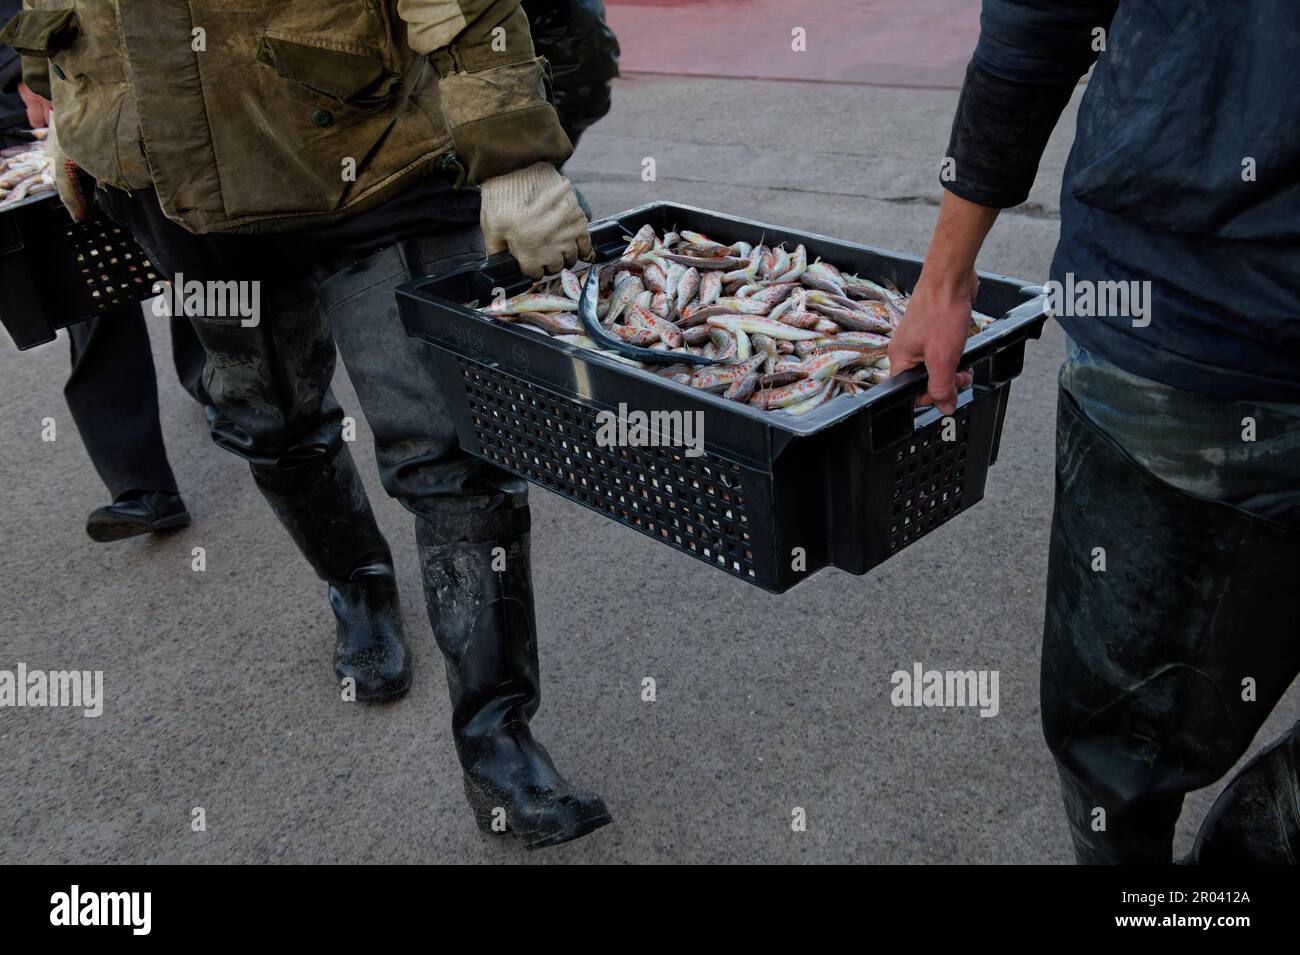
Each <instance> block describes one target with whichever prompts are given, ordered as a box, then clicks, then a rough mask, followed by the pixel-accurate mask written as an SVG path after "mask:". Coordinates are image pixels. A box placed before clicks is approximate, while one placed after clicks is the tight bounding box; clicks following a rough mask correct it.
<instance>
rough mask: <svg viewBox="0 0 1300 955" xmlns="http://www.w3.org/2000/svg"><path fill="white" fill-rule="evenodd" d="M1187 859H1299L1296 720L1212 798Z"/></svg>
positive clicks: (1264, 861)
mask: <svg viewBox="0 0 1300 955" xmlns="http://www.w3.org/2000/svg"><path fill="white" fill-rule="evenodd" d="M1187 861H1188V862H1190V863H1193V864H1198V865H1296V864H1297V863H1300V723H1296V725H1295V726H1293V727H1291V730H1290V732H1288V733H1286V734H1284V735H1283V736H1282V738H1281V739H1278V740H1274V742H1273V743H1272V745H1270V746H1269V747H1268V748H1267V749H1265V750H1263V751H1262V752H1261V753H1260V754H1259V755H1258V756H1256V757H1255V758H1254V759H1252V760H1251V761H1250V762H1249V763H1247V764H1246V766H1245V767H1244V768H1243V769H1242V771H1241V772H1240V773H1238V774H1237V777H1236V778H1235V779H1233V781H1232V782H1231V783H1229V784H1228V787H1227V788H1226V789H1225V790H1224V791H1223V792H1222V793H1221V794H1220V795H1219V798H1218V799H1216V800H1215V801H1214V806H1213V807H1212V808H1211V809H1210V814H1209V815H1208V816H1206V817H1205V822H1203V823H1202V824H1201V831H1200V832H1199V833H1197V836H1196V845H1195V847H1194V848H1193V849H1192V854H1191V857H1190V858H1189V859H1188V860H1187Z"/></svg>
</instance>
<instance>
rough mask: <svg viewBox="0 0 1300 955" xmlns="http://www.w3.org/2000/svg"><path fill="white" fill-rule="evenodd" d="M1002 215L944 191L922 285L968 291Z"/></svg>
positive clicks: (955, 291) (926, 257)
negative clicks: (979, 258)
mask: <svg viewBox="0 0 1300 955" xmlns="http://www.w3.org/2000/svg"><path fill="white" fill-rule="evenodd" d="M998 212H999V210H997V209H992V208H989V207H988V206H981V205H977V204H976V203H974V202H970V201H968V200H966V199H963V198H961V196H958V195H955V194H954V193H951V192H944V194H943V199H942V200H941V202H940V204H939V219H938V221H937V222H936V223H935V226H934V235H933V237H932V238H931V239H930V247H929V249H928V250H927V251H926V253H925V265H924V266H922V268H921V280H920V281H921V283H925V284H927V285H931V286H932V287H935V288H936V290H944V291H949V292H952V293H959V292H962V291H964V290H965V288H966V285H967V283H968V282H969V281H970V274H971V271H972V270H973V269H974V268H975V259H976V257H977V256H978V255H979V251H980V247H981V246H982V245H983V244H984V238H985V237H986V236H987V235H988V234H989V230H990V229H991V228H993V223H994V222H995V221H996V220H997V217H998ZM918 284H919V283H918Z"/></svg>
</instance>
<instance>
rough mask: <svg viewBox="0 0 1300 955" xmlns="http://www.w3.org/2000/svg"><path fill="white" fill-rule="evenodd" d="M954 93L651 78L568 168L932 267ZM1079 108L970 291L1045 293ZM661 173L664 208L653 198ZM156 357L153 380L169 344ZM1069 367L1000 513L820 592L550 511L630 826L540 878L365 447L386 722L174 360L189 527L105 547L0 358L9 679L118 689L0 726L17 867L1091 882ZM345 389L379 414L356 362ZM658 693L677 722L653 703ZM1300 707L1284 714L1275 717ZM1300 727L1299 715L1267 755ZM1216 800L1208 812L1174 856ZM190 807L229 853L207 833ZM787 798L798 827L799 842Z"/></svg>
mask: <svg viewBox="0 0 1300 955" xmlns="http://www.w3.org/2000/svg"><path fill="white" fill-rule="evenodd" d="M955 101H956V93H955V91H918V90H910V91H909V90H891V89H874V88H862V87H851V86H837V85H814V84H800V83H789V82H772V81H736V80H717V79H707V78H704V79H701V78H648V77H638V78H633V79H629V80H623V81H620V82H619V83H618V86H617V90H616V97H615V103H614V110H613V112H612V114H611V115H610V116H609V118H608V119H606V120H605V121H603V122H602V123H601V124H600V125H598V126H597V127H596V128H595V129H593V130H592V131H591V132H590V133H589V135H588V136H587V137H586V138H585V139H584V140H583V142H582V145H581V146H580V148H579V149H578V152H577V154H576V156H575V157H574V159H573V160H572V162H571V164H570V166H569V167H568V171H569V172H570V173H571V175H572V176H573V178H574V180H575V181H576V182H577V183H578V184H579V185H580V186H581V188H582V189H583V191H584V192H585V193H586V195H587V197H588V198H589V199H590V201H591V203H592V205H593V206H594V207H595V210H596V212H597V213H598V214H608V213H614V212H618V211H620V210H623V209H626V208H630V207H632V206H635V205H638V204H640V203H642V202H645V201H648V200H651V199H655V198H671V199H677V200H681V201H684V202H688V203H692V204H696V205H701V206H705V207H709V208H714V209H719V210H723V211H728V212H732V213H737V214H740V215H745V216H750V217H753V218H756V219H760V220H764V221H770V222H776V223H781V224H787V225H790V226H796V227H802V228H808V229H813V230H816V231H819V232H823V233H826V234H829V235H833V236H839V237H843V238H846V239H853V240H861V241H865V242H869V243H872V244H876V245H881V246H886V247H891V248H896V249H901V250H905V251H910V252H916V253H919V252H921V251H922V250H923V249H924V247H925V243H926V240H927V238H928V234H929V230H930V228H931V225H932V223H933V219H934V215H935V203H936V200H937V197H938V193H939V190H938V186H937V183H936V181H935V180H936V176H935V170H936V166H937V163H938V161H939V158H940V157H941V156H942V155H943V149H944V146H945V143H946V138H947V131H948V126H949V122H950V119H951V115H952V110H953V107H954V104H955ZM1072 115H1073V114H1072V113H1071V115H1070V116H1068V117H1067V118H1066V121H1065V122H1064V123H1063V124H1062V127H1061V129H1060V131H1059V132H1058V134H1057V136H1056V137H1055V139H1054V140H1053V143H1052V146H1051V148H1050V150H1049V153H1048V156H1047V158H1046V159H1045V160H1044V163H1043V166H1042V170H1041V173H1040V175H1039V182H1038V184H1037V186H1036V188H1035V190H1034V194H1033V196H1032V198H1031V202H1030V203H1029V204H1028V205H1027V206H1026V207H1024V208H1022V209H1020V210H1017V211H1014V212H1011V213H1008V214H1006V215H1004V216H1003V217H1002V219H1001V221H1000V222H999V224H998V225H997V227H996V229H995V230H994V232H993V235H992V237H991V239H990V241H989V243H988V245H987V248H986V251H985V254H984V256H983V258H982V260H981V263H980V264H981V267H982V268H985V269H989V270H993V271H998V272H1002V273H1006V274H1011V275H1016V276H1018V277H1023V278H1026V279H1037V280H1042V279H1044V278H1045V274H1046V270H1047V266H1048V262H1049V260H1050V257H1051V252H1052V248H1053V245H1054V241H1055V234H1056V229H1057V222H1056V218H1055V210H1056V193H1057V190H1058V186H1059V181H1060V175H1061V167H1062V163H1063V160H1064V157H1065V153H1066V149H1067V147H1068V142H1069V139H1070V131H1071V130H1072V128H1073V123H1072ZM645 157H653V158H655V160H656V164H657V171H658V179H657V181H656V182H653V183H646V182H643V181H642V180H641V178H640V176H641V170H642V160H643V159H644V158H645ZM153 331H154V334H155V341H154V344H155V354H157V355H159V356H164V355H166V354H167V343H166V341H165V338H166V334H167V332H166V328H165V326H164V325H161V324H158V325H155V327H154V329H153ZM1062 352H1063V339H1062V335H1061V333H1060V332H1059V330H1057V329H1056V328H1055V327H1049V328H1048V330H1047V333H1046V335H1045V336H1044V338H1043V340H1042V341H1041V342H1036V343H1031V344H1030V345H1029V348H1028V352H1027V355H1026V359H1027V360H1026V368H1025V373H1024V375H1023V376H1022V377H1021V378H1020V379H1018V380H1017V381H1016V383H1015V385H1014V386H1013V389H1012V403H1011V407H1010V409H1009V411H1008V414H1007V420H1006V428H1005V431H1004V434H1003V439H1002V449H1001V458H1000V460H999V462H998V464H997V466H996V467H995V468H994V469H993V470H992V471H991V473H990V476H989V483H988V491H987V496H986V499H985V501H984V502H983V503H982V504H981V505H979V506H978V507H976V508H974V509H972V510H971V511H969V512H967V513H966V514H964V515H962V516H960V517H959V518H957V519H955V520H954V521H952V522H951V523H950V524H948V525H947V526H945V527H944V528H942V529H941V530H940V531H938V532H936V533H934V534H932V535H931V536H929V537H927V538H925V539H923V540H922V541H920V542H918V543H917V544H915V545H913V546H912V547H911V548H909V549H908V550H906V551H904V552H903V553H902V554H900V555H899V556H898V557H897V558H895V559H894V560H892V561H890V562H889V563H887V564H885V565H883V566H882V567H880V568H878V569H877V570H875V571H873V572H872V573H870V574H868V575H867V576H865V577H853V576H850V575H847V574H844V573H841V572H839V571H834V570H831V571H825V572H823V573H821V574H819V575H817V576H816V577H814V578H813V579H811V580H809V581H807V582H806V583H804V584H801V585H800V586H798V587H797V588H795V589H794V590H792V591H790V592H789V593H787V594H785V595H783V596H779V597H778V596H772V595H769V594H766V593H763V592H760V591H758V590H757V589H755V588H752V587H749V586H747V585H745V584H742V583H740V582H739V581H737V580H734V579H732V578H731V577H729V576H726V575H724V574H722V573H719V572H716V571H713V570H711V569H709V568H707V567H705V566H703V565H702V564H700V563H698V562H697V561H695V560H692V559H690V558H687V557H684V556H681V555H678V554H677V553H675V552H672V551H670V550H669V549H668V548H665V547H661V546H659V545H657V544H656V543H654V542H653V541H651V540H649V539H647V538H645V537H643V536H641V535H639V534H637V533H635V532H633V531H631V530H627V529H624V528H622V527H619V526H617V525H615V524H613V523H612V522H609V521H607V520H605V519H604V518H602V517H600V516H598V515H596V514H594V513H592V512H590V511H587V510H585V509H583V508H581V507H579V506H577V505H575V504H570V503H568V502H566V501H563V500H561V499H559V498H557V497H555V496H553V495H551V494H549V493H546V492H540V491H539V492H536V493H535V495H534V499H533V500H534V515H535V518H534V521H535V532H534V535H533V537H534V559H535V567H536V581H537V593H538V607H537V610H538V619H539V623H540V627H541V652H542V664H543V673H544V679H545V701H544V704H543V706H542V709H541V712H540V714H539V716H538V718H537V720H536V723H535V726H536V728H537V730H538V732H539V735H540V736H541V737H542V738H543V739H545V740H546V742H547V745H548V746H549V747H550V749H551V752H552V753H553V754H554V755H555V757H556V759H557V761H558V762H559V763H560V765H561V766H562V768H563V769H564V771H565V772H566V773H567V774H569V775H570V776H571V777H572V778H574V779H576V780H581V781H582V782H584V783H587V784H590V785H591V786H593V787H595V788H597V789H599V790H600V791H601V793H602V794H603V795H604V796H605V798H606V800H607V802H608V803H609V806H610V808H611V810H612V812H613V813H614V816H615V822H614V824H613V825H612V826H611V827H609V828H607V829H605V830H603V831H601V832H599V833H597V834H595V835H594V836H592V837H590V838H588V839H584V840H581V841H579V842H577V843H573V844H570V845H567V846H563V847H560V848H557V849H554V850H550V851H547V852H544V853H538V854H529V855H525V854H524V853H523V852H522V851H521V850H520V849H519V848H518V847H517V845H515V844H514V843H511V842H500V841H496V840H493V839H490V838H487V837H484V836H482V835H480V834H479V833H478V831H477V830H476V829H475V828H474V826H473V824H472V820H471V816H470V813H469V810H468V808H467V807H466V804H465V801H464V798H463V796H462V794H461V791H460V779H459V773H458V771H457V766H456V762H455V756H454V753H453V750H452V745H451V740H450V738H449V736H448V732H447V726H448V704H447V697H446V689H445V685H444V680H443V672H442V664H441V661H440V659H439V656H438V653H437V650H436V648H435V647H434V644H433V640H432V637H431V634H430V633H429V630H428V626H427V622H426V621H425V619H424V616H423V612H422V609H421V597H420V593H419V584H418V580H417V579H416V575H415V562H414V551H413V532H412V527H411V522H410V519H409V518H408V516H407V515H406V513H405V512H404V511H403V510H402V509H401V508H400V507H399V506H397V505H396V504H394V503H393V502H392V501H390V500H388V499H387V498H386V497H384V495H383V493H382V491H381V489H380V487H379V483H378V481H377V479H376V475H375V470H374V462H373V454H372V451H371V448H370V442H369V435H368V433H367V432H366V431H365V426H364V423H363V424H361V426H360V429H359V434H358V440H357V443H356V445H355V453H356V455H357V458H358V460H359V462H360V466H361V468H362V470H363V473H364V474H365V476H366V480H367V484H368V485H369V487H370V490H371V497H372V500H373V502H374V504H375V507H376V509H377V511H378V513H379V517H380V521H381V523H382V524H383V526H384V527H385V528H386V530H387V531H388V532H389V534H390V538H391V541H392V544H393V550H394V552H395V554H396V557H397V561H398V566H399V572H400V575H401V582H402V586H403V592H404V595H405V600H406V604H405V620H406V624H407V628H408V632H409V634H410V637H411V640H412V642H413V644H414V647H415V655H416V667H417V670H416V681H415V686H414V688H413V690H412V692H411V694H410V696H409V697H408V698H407V699H405V700H403V701H401V702H399V703H397V704H394V705H391V706H386V707H376V708H367V707H365V706H362V705H359V704H345V703H342V702H340V701H339V697H338V692H337V690H336V688H335V687H334V685H333V682H332V673H331V670H330V665H329V659H330V651H331V649H332V640H333V621H332V619H331V615H330V611H329V608H328V606H327V605H326V602H325V599H324V592H323V586H322V585H321V584H320V583H319V582H318V581H317V580H316V579H315V578H314V577H313V575H312V573H311V571H310V570H309V568H308V567H307V565H306V564H305V562H304V561H303V560H302V559H301V558H300V557H299V556H298V554H297V553H296V552H295V550H294V549H293V547H292V545H291V544H290V543H289V541H288V539H287V538H286V537H285V536H284V534H282V533H281V532H280V530H279V528H278V527H277V526H275V524H274V523H273V522H272V520H271V518H270V515H269V514H268V512H267V509H266V507H265V505H264V503H263V502H262V500H261V498H260V497H259V495H258V494H257V493H256V491H255V490H254V488H253V486H252V483H251V482H250V480H249V478H248V475H247V472H246V470H245V468H244V466H243V464H242V463H241V462H240V461H238V460H237V459H235V458H234V457H233V456H230V455H226V454H223V453H221V452H219V451H217V450H216V449H214V448H213V447H211V446H210V444H209V442H208V439H207V437H206V435H205V432H204V427H203V421H202V415H201V414H200V412H199V409H198V408H196V407H195V406H194V405H193V404H192V403H191V402H190V401H189V399H188V398H187V397H186V396H185V395H184V394H183V393H182V392H181V390H180V389H179V388H178V387H177V385H176V382H175V380H174V376H173V375H172V374H171V372H170V370H169V369H168V368H166V367H162V368H161V369H160V373H159V383H160V388H161V392H162V404H163V417H164V426H165V431H166V435H167V440H168V445H169V449H170V452H171V456H172V460H173V463H174V466H175V469H176V471H177V474H178V477H179V479H180V481H181V484H182V487H183V491H184V493H185V496H186V499H187V500H188V501H189V503H190V506H191V509H192V510H193V512H194V514H195V517H196V521H195V524H194V526H193V527H191V528H189V529H188V530H185V531H183V532H180V533H177V534H175V535H173V536H170V537H166V538H161V539H155V540H136V541H130V542H126V543H121V544H117V545H107V546H106V545H98V544H93V543H91V542H90V541H89V540H88V539H87V538H86V536H85V534H84V532H83V530H82V524H83V521H84V518H85V515H86V513H87V512H88V511H89V510H90V509H91V508H93V507H94V506H96V505H98V504H101V503H103V498H104V492H103V489H102V487H101V486H100V484H99V483H98V481H97V479H96V477H95V474H94V472H93V470H92V469H91V467H90V465H89V462H88V461H87V459H86V455H85V453H84V451H83V449H82V446H81V444H80V441H79V439H78V437H77V434H76V431H75V430H74V428H73V427H72V423H71V421H70V420H69V417H68V413H67V410H66V408H65V406H64V404H63V402H62V398H61V396H60V393H59V388H60V384H61V382H62V380H63V377H64V375H65V374H66V367H67V352H66V346H65V345H63V344H62V343H60V344H56V345H50V346H46V347H44V348H41V349H39V350H36V351H34V352H31V353H27V354H17V353H15V352H13V351H12V350H11V349H8V348H0V394H2V395H3V402H4V408H5V414H4V415H3V417H2V418H0V441H2V444H0V447H3V448H4V451H5V453H4V454H3V455H2V456H0V488H3V494H4V522H5V531H4V542H5V546H4V547H3V548H2V549H0V579H2V580H3V581H4V583H3V585H2V586H0V668H12V667H14V666H15V665H16V663H17V662H18V661H23V662H25V663H26V664H27V665H28V667H29V668H43V669H63V668H76V669H102V670H103V671H104V673H105V691H106V696H107V701H106V704H105V710H104V715H103V716H102V717H100V718H99V719H85V718H83V717H82V716H81V715H79V714H78V713H74V712H69V711H66V710H33V709H24V710H17V709H0V753H2V754H3V763H4V767H5V771H4V772H3V773H0V859H3V860H4V861H8V862H37V861H39V862H270V861H277V862H483V861H490V862H532V863H541V862H963V863H972V862H975V863H979V862H994V863H1029V862H1056V863H1061V862H1068V861H1070V859H1071V854H1070V850H1069V838H1068V834H1067V832H1066V827H1065V823H1064V820H1063V818H1062V814H1061V810H1060V806H1059V796H1058V792H1057V783H1056V778H1055V773H1054V769H1053V766H1052V762H1051V759H1050V757H1049V755H1048V753H1047V751H1046V749H1045V747H1044V745H1043V742H1042V739H1041V736H1040V730H1039V713H1038V646H1039V636H1040V632H1041V627H1042V607H1043V584H1044V574H1045V566H1046V563H1045V562H1046V554H1047V531H1048V522H1049V517H1050V512H1051V495H1052V436H1053V422H1054V416H1055V373H1056V369H1057V366H1058V365H1059V363H1060V361H1061V358H1062ZM163 364H165V363H164V362H162V361H160V365H163ZM337 389H338V392H339V396H340V398H341V400H342V401H343V402H344V404H345V406H346V407H347V408H348V409H349V410H350V411H352V412H353V413H355V412H356V410H357V405H356V401H355V398H354V396H353V392H352V389H351V386H350V385H349V383H348V382H347V381H346V378H345V377H344V376H343V374H342V372H340V380H339V381H338V382H337ZM47 416H48V417H52V418H54V419H55V421H56V423H57V428H58V431H57V440H56V441H54V442H50V443H47V442H42V440H41V439H40V432H41V427H42V425H41V421H42V419H43V418H45V417H47ZM196 546H201V547H203V548H205V549H206V553H207V570H206V571H205V572H203V573H197V572H195V571H193V570H191V569H190V561H191V557H190V555H191V549H192V548H194V547H196ZM918 661H919V662H921V663H922V664H924V665H925V666H926V667H927V668H937V669H949V668H954V669H981V668H989V669H996V670H998V671H1000V689H1001V711H1000V713H999V715H997V716H996V717H993V718H988V719H982V718H980V717H978V716H977V715H976V714H975V713H973V712H971V711H968V710H966V711H954V710H941V709H896V708H894V707H893V706H892V705H891V704H890V700H889V696H890V689H891V687H890V682H889V677H890V674H891V673H892V672H893V671H895V670H898V669H904V670H907V669H910V668H911V666H912V664H913V663H914V662H918ZM646 677H652V678H654V680H655V682H656V686H657V701H656V702H643V701H642V699H641V686H642V680H643V679H644V678H646ZM1297 709H1300V694H1298V693H1297V692H1296V690H1295V689H1293V690H1292V692H1291V693H1290V694H1289V695H1288V697H1287V698H1286V700H1284V701H1283V704H1282V706H1281V707H1280V708H1279V713H1282V712H1289V713H1292V714H1294V713H1295V712H1296V711H1297ZM1291 718H1292V719H1293V718H1294V717H1293V716H1292V717H1291ZM1286 723H1287V721H1286V720H1284V719H1282V718H1281V717H1280V716H1278V715H1275V717H1274V719H1272V720H1271V721H1270V722H1269V724H1268V725H1267V726H1266V727H1265V729H1264V730H1263V732H1262V733H1261V736H1260V744H1261V745H1262V743H1263V742H1266V741H1268V740H1270V739H1272V738H1273V737H1274V736H1276V735H1277V734H1278V733H1280V732H1281V731H1282V729H1283V728H1284V726H1285V725H1286ZM1213 796H1214V791H1212V790H1210V791H1206V792H1203V793H1200V794H1198V795H1196V796H1194V797H1193V798H1191V799H1190V800H1189V801H1188V810H1187V813H1186V815H1185V820H1184V826H1183V827H1182V830H1181V831H1180V834H1179V847H1180V849H1185V848H1187V846H1188V840H1189V837H1190V834H1191V832H1193V831H1194V826H1195V824H1196V822H1198V821H1199V819H1200V817H1201V816H1202V815H1203V814H1204V812H1205V811H1206V809H1207V808H1208V807H1209V804H1210V801H1211V799H1212V798H1213ZM196 807H202V808H203V809H204V811H205V814H206V822H207V829H206V831H205V832H194V831H192V830H191V825H190V822H191V818H192V811H193V810H194V809H195V808H196ZM796 807H801V808H803V809H804V810H805V811H806V814H807V830H806V831H803V832H797V831H792V827H791V819H792V812H794V810H795V808H796Z"/></svg>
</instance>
